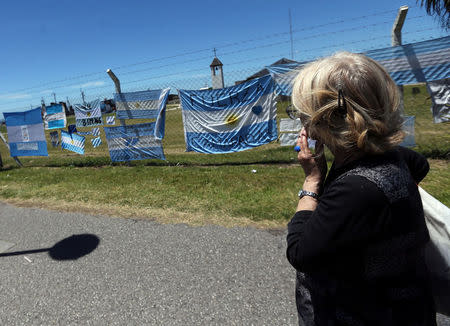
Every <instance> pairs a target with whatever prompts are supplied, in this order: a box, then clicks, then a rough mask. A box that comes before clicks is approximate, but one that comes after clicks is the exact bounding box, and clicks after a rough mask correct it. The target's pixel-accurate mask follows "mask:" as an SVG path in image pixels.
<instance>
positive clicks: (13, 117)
mask: <svg viewBox="0 0 450 326" xmlns="http://www.w3.org/2000/svg"><path fill="white" fill-rule="evenodd" d="M3 116H4V117H5V122H6V130H7V132H8V141H9V151H10V153H11V156H12V157H16V156H48V152H47V142H46V140H45V134H44V126H43V125H42V115H41V108H40V107H39V108H36V109H34V110H30V111H25V112H3Z"/></svg>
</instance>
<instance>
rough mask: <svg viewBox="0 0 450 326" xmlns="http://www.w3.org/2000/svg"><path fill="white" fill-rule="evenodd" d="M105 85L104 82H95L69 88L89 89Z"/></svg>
mask: <svg viewBox="0 0 450 326" xmlns="http://www.w3.org/2000/svg"><path fill="white" fill-rule="evenodd" d="M103 85H105V82H104V81H101V80H97V81H91V82H87V83H84V84H79V85H72V86H70V88H90V87H97V86H103Z"/></svg>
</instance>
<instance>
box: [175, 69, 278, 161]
mask: <svg viewBox="0 0 450 326" xmlns="http://www.w3.org/2000/svg"><path fill="white" fill-rule="evenodd" d="M179 96H180V100H181V107H182V115H183V121H184V133H185V140H186V151H196V152H200V153H210V154H216V153H231V152H239V151H243V150H246V149H250V148H253V147H256V146H260V145H263V144H267V143H269V142H271V141H273V140H276V139H277V122H276V102H275V93H274V91H273V81H272V78H271V77H270V76H269V75H267V76H264V77H261V78H257V79H253V80H250V81H248V82H245V83H242V84H239V85H236V86H232V87H227V88H222V89H214V90H203V91H199V90H192V91H187V90H179Z"/></svg>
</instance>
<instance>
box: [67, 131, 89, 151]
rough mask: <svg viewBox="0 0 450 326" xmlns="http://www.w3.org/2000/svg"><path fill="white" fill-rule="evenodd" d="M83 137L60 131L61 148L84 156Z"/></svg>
mask: <svg viewBox="0 0 450 326" xmlns="http://www.w3.org/2000/svg"><path fill="white" fill-rule="evenodd" d="M84 141H85V137H83V136H80V135H77V134H70V133H68V132H66V131H64V130H61V148H63V149H67V150H69V151H72V152H75V153H78V154H81V155H84Z"/></svg>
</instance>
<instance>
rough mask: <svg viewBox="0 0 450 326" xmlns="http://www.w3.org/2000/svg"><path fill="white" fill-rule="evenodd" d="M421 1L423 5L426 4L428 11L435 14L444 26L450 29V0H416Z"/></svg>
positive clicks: (432, 14)
mask: <svg viewBox="0 0 450 326" xmlns="http://www.w3.org/2000/svg"><path fill="white" fill-rule="evenodd" d="M419 2H420V6H421V7H423V6H424V4H425V8H426V10H427V13H428V14H429V15H431V16H435V17H436V18H437V19H438V20H439V23H440V24H441V26H442V28H444V29H445V30H449V29H450V0H416V3H419Z"/></svg>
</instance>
